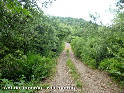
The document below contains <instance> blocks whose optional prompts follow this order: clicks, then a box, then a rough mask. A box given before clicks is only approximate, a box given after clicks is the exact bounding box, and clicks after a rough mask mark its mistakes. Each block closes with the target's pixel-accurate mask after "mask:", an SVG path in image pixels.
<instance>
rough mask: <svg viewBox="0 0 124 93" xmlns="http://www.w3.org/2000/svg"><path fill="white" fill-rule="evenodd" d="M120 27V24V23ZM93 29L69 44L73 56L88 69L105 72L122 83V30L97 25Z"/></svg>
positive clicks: (115, 27) (87, 30)
mask: <svg viewBox="0 0 124 93" xmlns="http://www.w3.org/2000/svg"><path fill="white" fill-rule="evenodd" d="M117 19H118V18H117ZM121 21H122V20H121ZM91 25H94V24H91ZM120 25H122V24H121V23H120ZM89 27H91V26H89ZM93 27H94V28H92V30H89V28H87V29H85V31H83V32H82V33H81V36H80V37H77V38H75V39H74V40H73V41H72V42H71V45H72V49H73V51H74V53H75V55H76V56H77V57H79V58H80V59H81V60H82V61H83V62H84V63H85V64H88V65H89V66H90V67H92V68H99V69H101V70H106V71H107V72H109V73H110V75H111V76H113V77H115V78H116V79H117V80H119V81H120V82H121V83H123V82H124V70H123V69H124V37H123V36H124V32H123V29H119V28H120V26H118V24H114V25H113V26H112V27H105V26H98V25H94V26H93ZM90 29H91V28H90ZM118 29H119V30H118Z"/></svg>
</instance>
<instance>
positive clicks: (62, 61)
mask: <svg viewBox="0 0 124 93" xmlns="http://www.w3.org/2000/svg"><path fill="white" fill-rule="evenodd" d="M66 50H67V46H65V49H64V51H63V52H62V53H61V55H60V57H59V59H58V65H57V68H56V71H57V72H56V76H55V78H54V80H53V81H52V82H51V86H53V89H50V90H49V91H48V92H47V93H78V91H79V90H78V89H77V88H76V86H75V84H74V81H73V79H72V78H71V76H70V75H69V69H68V68H67V67H66V62H67V54H66ZM54 87H55V89H54ZM63 88H65V89H63ZM43 93H44V92H43ZM45 93H46V92H45Z"/></svg>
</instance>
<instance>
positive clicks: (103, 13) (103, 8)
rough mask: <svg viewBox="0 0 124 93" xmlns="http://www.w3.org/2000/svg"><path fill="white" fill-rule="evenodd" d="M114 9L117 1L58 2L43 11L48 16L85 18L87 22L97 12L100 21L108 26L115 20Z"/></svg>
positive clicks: (67, 0)
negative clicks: (90, 15)
mask: <svg viewBox="0 0 124 93" xmlns="http://www.w3.org/2000/svg"><path fill="white" fill-rule="evenodd" d="M39 6H41V3H39ZM114 9H115V0H56V1H54V2H53V3H52V4H51V5H50V6H49V7H48V8H44V9H43V11H44V13H45V14H46V15H51V16H62V17H73V18H83V19H85V20H87V21H89V20H90V17H89V13H90V14H95V12H96V13H97V14H98V15H99V16H100V18H99V20H100V21H102V23H103V24H104V25H108V24H111V23H112V19H113V18H114V14H113V13H112V11H113V10H114ZM110 10H111V12H110Z"/></svg>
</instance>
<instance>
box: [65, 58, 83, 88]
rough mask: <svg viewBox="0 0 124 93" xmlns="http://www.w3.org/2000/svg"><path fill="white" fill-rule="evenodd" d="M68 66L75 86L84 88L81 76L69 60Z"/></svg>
mask: <svg viewBox="0 0 124 93" xmlns="http://www.w3.org/2000/svg"><path fill="white" fill-rule="evenodd" d="M66 65H67V66H68V67H69V70H70V74H71V76H72V78H73V79H74V81H75V84H76V86H77V87H78V88H82V82H81V81H80V78H81V77H80V74H79V73H78V72H77V69H76V68H75V65H74V64H73V63H72V61H71V60H70V59H68V60H67V63H66Z"/></svg>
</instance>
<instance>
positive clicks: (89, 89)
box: [39, 43, 123, 93]
mask: <svg viewBox="0 0 124 93" xmlns="http://www.w3.org/2000/svg"><path fill="white" fill-rule="evenodd" d="M67 49H69V55H70V59H71V60H72V62H73V63H74V65H75V67H76V69H77V71H78V73H80V75H81V78H80V79H81V82H82V83H83V84H82V85H83V92H80V90H79V89H77V88H76V86H75V84H74V81H73V79H72V78H71V75H70V74H69V69H68V68H67V67H66V62H67V54H66V50H67ZM56 71H57V72H56V75H55V77H54V79H53V81H51V83H50V84H51V86H53V87H55V88H56V89H49V91H44V92H43V91H42V92H39V93H123V92H120V89H119V88H118V86H117V85H116V84H115V83H113V82H112V81H111V79H110V77H109V76H108V75H107V74H106V73H105V72H101V71H99V70H93V69H90V68H88V67H87V66H86V65H84V64H83V63H82V62H80V61H79V60H77V59H76V58H75V56H74V54H73V52H72V50H71V46H70V44H69V43H66V45H65V49H64V51H63V52H62V54H61V55H60V57H59V59H58V65H57V68H56ZM73 86H74V87H73ZM63 87H65V88H66V89H61V88H63ZM70 87H71V88H72V89H69V88H70ZM67 88H68V89H67Z"/></svg>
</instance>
